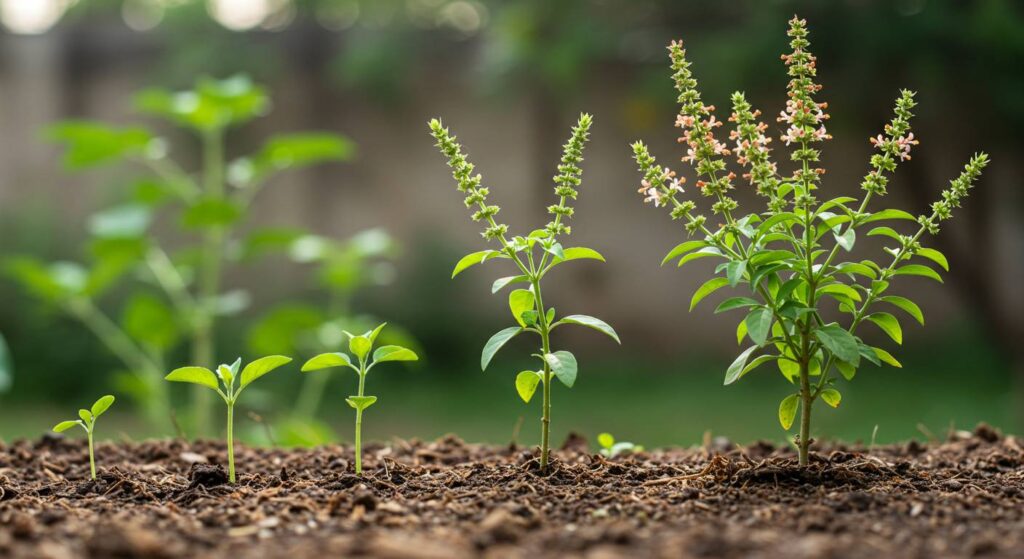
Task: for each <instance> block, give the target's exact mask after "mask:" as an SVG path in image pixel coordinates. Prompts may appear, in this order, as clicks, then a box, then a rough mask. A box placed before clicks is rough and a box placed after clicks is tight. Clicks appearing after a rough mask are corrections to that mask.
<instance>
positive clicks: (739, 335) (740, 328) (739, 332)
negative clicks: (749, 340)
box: [736, 320, 747, 345]
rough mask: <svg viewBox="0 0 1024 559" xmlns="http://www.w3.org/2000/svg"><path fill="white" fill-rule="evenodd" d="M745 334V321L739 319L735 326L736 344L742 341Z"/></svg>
mask: <svg viewBox="0 0 1024 559" xmlns="http://www.w3.org/2000/svg"><path fill="white" fill-rule="evenodd" d="M746 336H747V322H746V321H745V320H741V321H740V323H739V324H738V325H737V326H736V345H739V344H742V343H743V338H745V337H746Z"/></svg>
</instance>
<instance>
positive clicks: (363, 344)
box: [302, 323, 419, 475]
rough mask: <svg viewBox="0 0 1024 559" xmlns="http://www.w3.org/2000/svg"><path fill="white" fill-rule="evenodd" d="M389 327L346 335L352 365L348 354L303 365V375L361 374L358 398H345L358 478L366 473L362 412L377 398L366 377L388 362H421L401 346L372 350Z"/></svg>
mask: <svg viewBox="0 0 1024 559" xmlns="http://www.w3.org/2000/svg"><path fill="white" fill-rule="evenodd" d="M386 325H387V323H384V324H381V325H380V326H378V327H376V328H374V329H373V330H370V331H369V332H366V333H365V334H363V335H361V336H356V335H354V334H350V333H349V332H345V334H347V335H348V338H349V339H348V350H349V351H350V352H352V355H354V356H355V359H356V360H355V362H353V360H352V357H350V356H349V355H348V354H347V353H343V352H337V353H321V354H320V355H317V356H316V357H313V358H312V359H310V360H309V361H306V363H305V365H303V366H302V372H303V373H308V372H310V371H319V370H321V369H328V368H331V367H348V368H350V369H352V370H353V371H355V372H356V374H357V375H359V391H358V393H357V394H356V395H355V396H349V397H348V398H346V399H345V401H346V402H348V405H350V406H352V408H353V409H354V410H356V438H355V443H354V444H355V453H356V475H362V473H363V445H362V435H363V432H362V431H363V412H364V411H366V408H369V407H370V406H372V405H373V404H374V403H376V402H377V397H376V396H367V395H366V393H365V388H366V374H367V373H369V372H370V369H372V368H373V367H374V365H376V364H378V363H384V362H387V361H417V360H418V359H419V357H418V356H417V355H416V353H415V352H414V351H412V350H411V349H408V348H405V347H402V346H398V345H385V346H380V347H378V348H377V349H376V351H373V344H374V342H376V341H377V336H378V335H379V334H380V332H381V330H383V329H384V326H386ZM370 351H373V354H372V355H371V354H370Z"/></svg>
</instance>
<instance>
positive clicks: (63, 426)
mask: <svg viewBox="0 0 1024 559" xmlns="http://www.w3.org/2000/svg"><path fill="white" fill-rule="evenodd" d="M75 425H81V426H82V427H85V425H82V422H81V421H61V422H60V423H58V424H56V425H54V426H53V430H54V431H56V432H57V433H63V432H64V431H67V430H68V429H70V428H72V427H74V426H75Z"/></svg>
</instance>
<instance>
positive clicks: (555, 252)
mask: <svg viewBox="0 0 1024 559" xmlns="http://www.w3.org/2000/svg"><path fill="white" fill-rule="evenodd" d="M542 246H543V247H544V250H545V251H546V252H548V253H550V254H551V256H554V257H555V258H557V259H559V260H563V261H564V260H565V249H564V248H562V245H561V243H551V245H550V246H548V245H547V244H544V245H542Z"/></svg>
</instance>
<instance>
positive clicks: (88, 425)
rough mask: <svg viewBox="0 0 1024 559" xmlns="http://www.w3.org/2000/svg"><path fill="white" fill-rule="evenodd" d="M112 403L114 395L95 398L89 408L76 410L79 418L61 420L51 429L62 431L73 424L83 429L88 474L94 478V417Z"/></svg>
mask: <svg viewBox="0 0 1024 559" xmlns="http://www.w3.org/2000/svg"><path fill="white" fill-rule="evenodd" d="M113 403H114V397H113V396H111V395H109V394H108V395H106V396H103V397H101V398H100V399H99V400H96V403H94V404H93V405H92V407H91V408H89V409H87V410H86V409H81V410H78V417H80V418H81V419H73V420H70V421H61V422H60V423H58V424H56V425H54V426H53V430H54V431H55V432H57V433H63V432H64V431H67V430H68V429H70V428H72V427H74V426H75V425H78V426H79V427H81V428H82V429H85V433H86V435H88V437H89V476H90V477H91V478H92V479H96V456H95V453H94V452H93V432H94V431H95V429H96V419H97V418H99V416H101V415H103V412H105V411H107V410H108V409H110V406H111V405H112V404H113Z"/></svg>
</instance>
